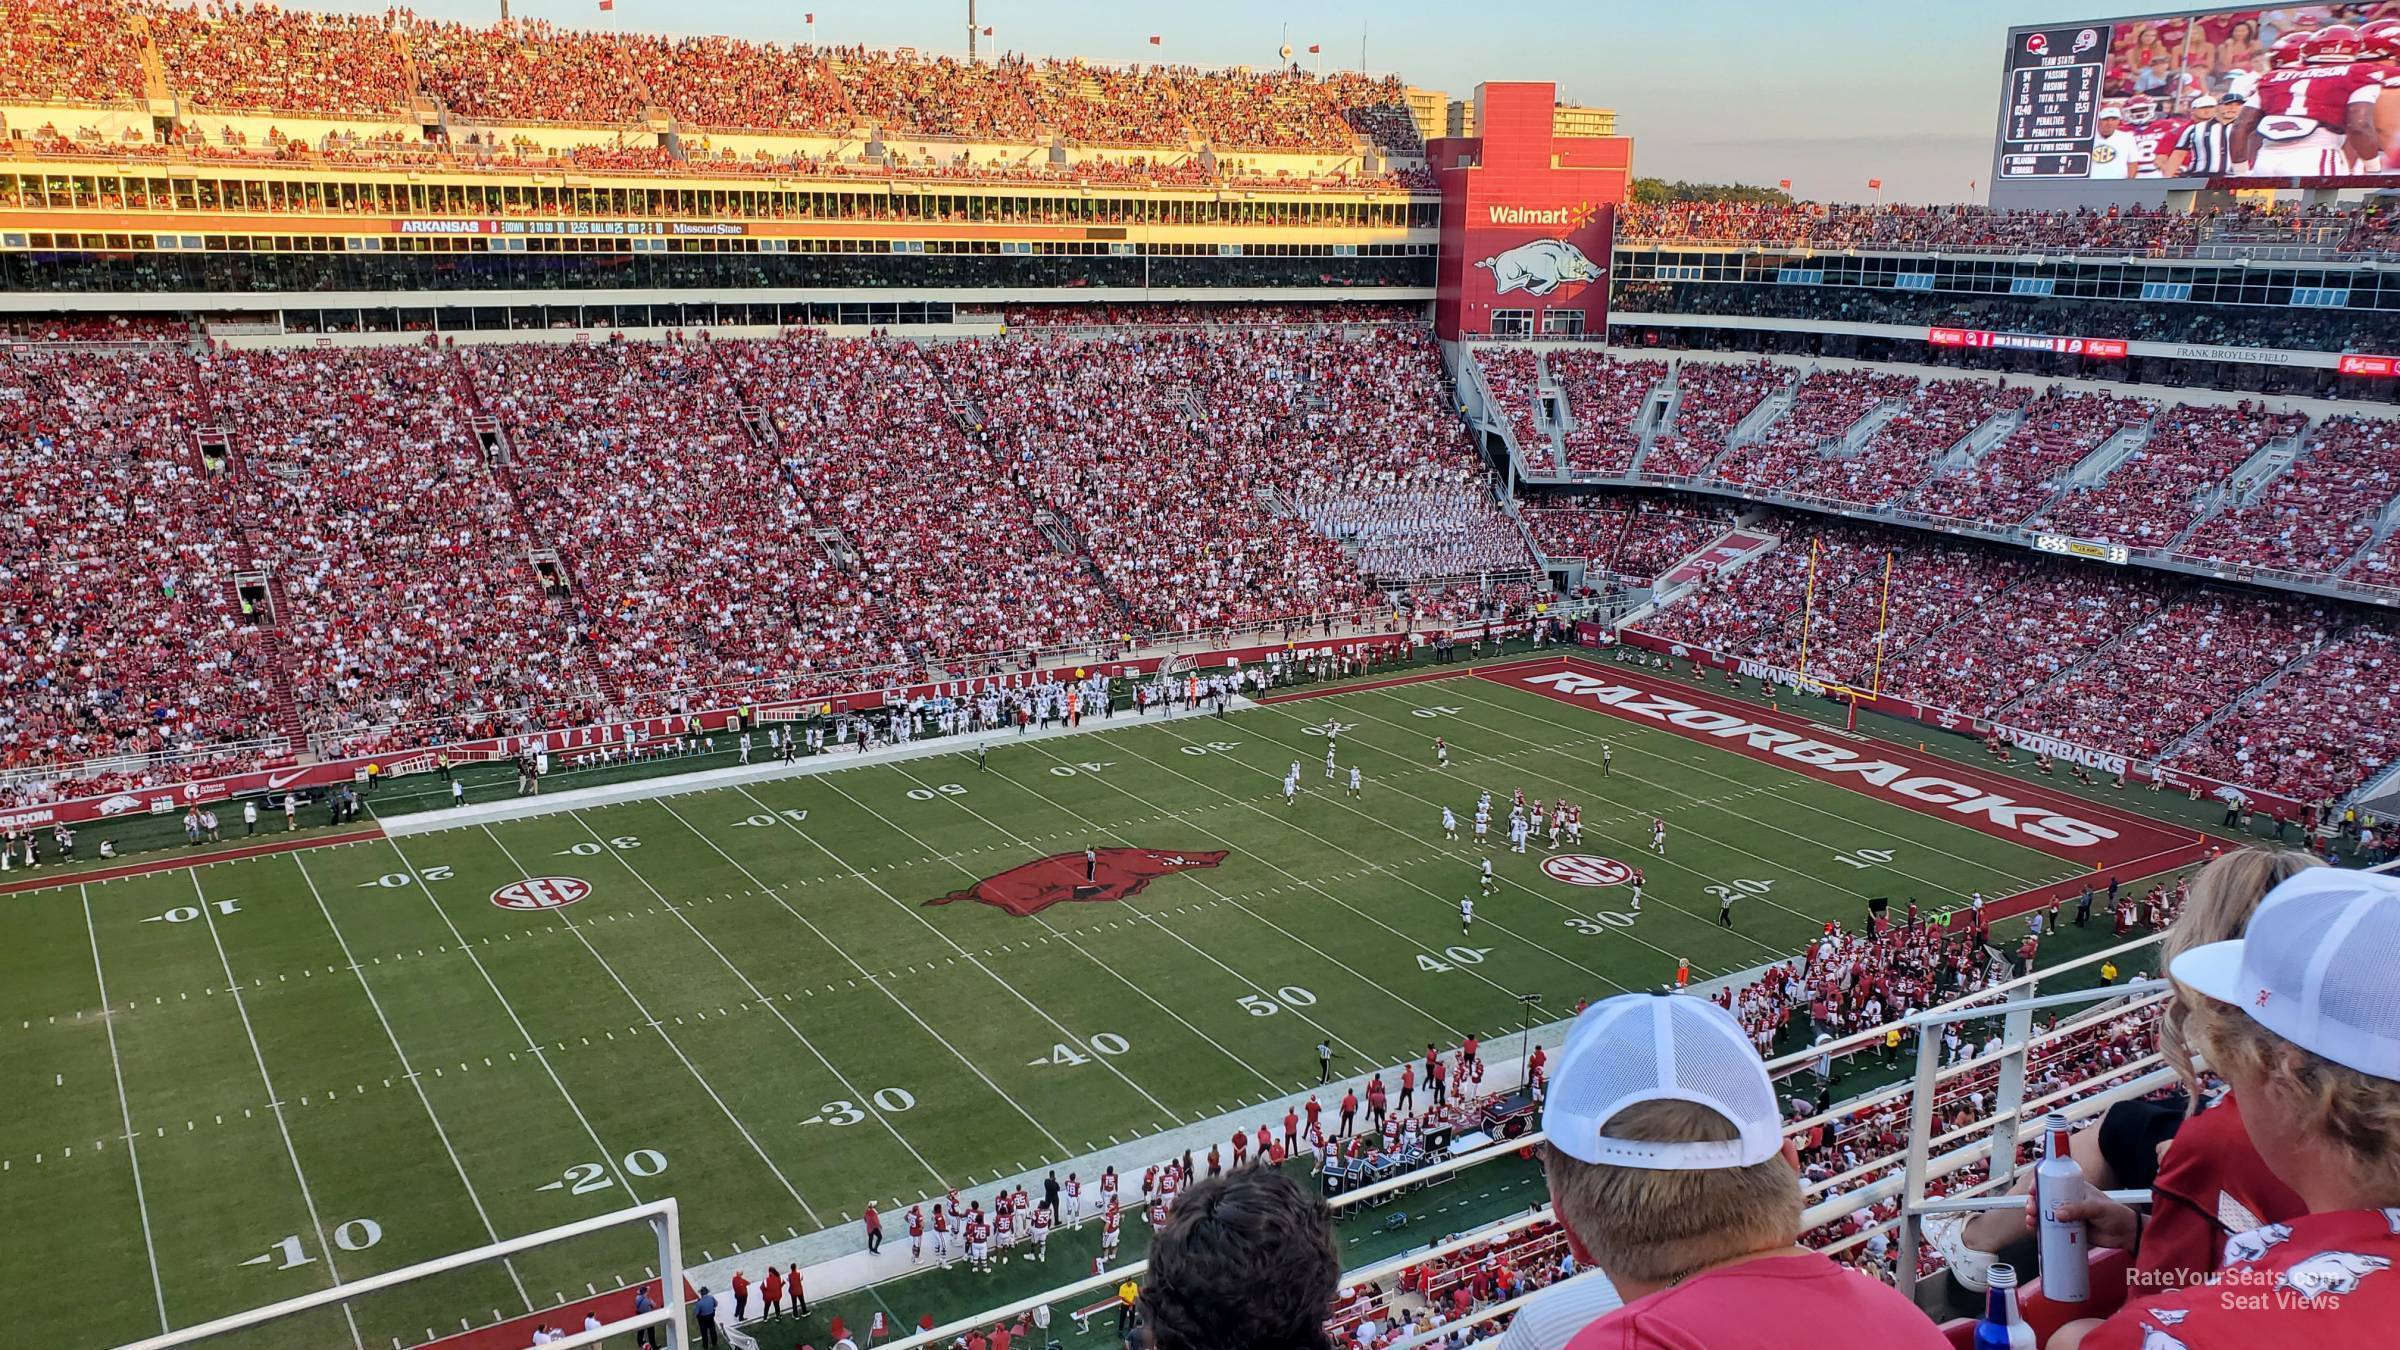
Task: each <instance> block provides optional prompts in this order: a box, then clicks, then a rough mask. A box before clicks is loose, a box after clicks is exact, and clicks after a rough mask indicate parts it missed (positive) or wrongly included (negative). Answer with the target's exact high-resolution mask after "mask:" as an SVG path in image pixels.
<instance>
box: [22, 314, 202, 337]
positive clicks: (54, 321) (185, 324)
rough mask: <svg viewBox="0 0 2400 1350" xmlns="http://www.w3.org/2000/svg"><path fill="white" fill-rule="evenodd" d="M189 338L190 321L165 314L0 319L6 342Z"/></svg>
mask: <svg viewBox="0 0 2400 1350" xmlns="http://www.w3.org/2000/svg"><path fill="white" fill-rule="evenodd" d="M191 339H192V325H191V322H190V321H189V320H187V319H179V318H176V317H175V316H173V315H168V314H49V315H41V316H37V317H32V318H21V319H0V341H5V342H43V343H121V342H189V341H191Z"/></svg>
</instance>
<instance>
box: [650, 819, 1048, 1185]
mask: <svg viewBox="0 0 2400 1350" xmlns="http://www.w3.org/2000/svg"><path fill="white" fill-rule="evenodd" d="M742 795H743V796H745V797H750V793H749V791H748V790H747V789H743V790H742ZM750 801H751V803H752V804H753V805H755V806H757V807H759V808H760V809H761V810H765V809H766V805H767V804H766V803H765V802H762V801H760V800H759V799H758V798H756V797H750ZM668 814H670V815H672V816H674V817H675V819H677V820H679V821H683V827H684V828H685V829H687V830H690V831H691V832H692V833H693V834H694V835H697V836H698V837H699V839H700V841H701V842H702V843H704V844H707V845H708V846H709V847H710V848H711V849H713V850H715V852H716V854H717V856H718V857H720V858H723V859H724V860H725V861H727V862H729V863H732V864H733V866H734V868H735V870H737V871H740V872H741V873H743V874H744V875H749V874H750V869H749V868H748V867H746V866H743V864H742V862H741V860H740V859H738V858H736V857H734V856H733V855H732V854H731V853H728V852H726V851H725V849H724V847H723V846H721V845H720V844H718V843H717V841H716V840H714V839H712V838H710V837H709V836H707V835H705V834H701V832H700V827H699V826H697V825H694V824H692V822H690V821H689V820H684V817H683V814H682V813H681V812H679V811H675V810H674V809H673V808H669V809H668ZM768 814H770V815H775V818H776V819H777V820H779V821H782V822H783V827H784V828H785V829H787V830H790V831H791V832H792V833H794V834H797V835H799V836H800V837H801V838H803V839H808V841H809V843H811V844H814V845H815V846H816V848H817V850H818V851H819V852H821V853H823V854H824V855H825V856H826V857H828V858H833V861H834V862H836V863H839V864H841V865H843V866H848V864H846V863H842V860H841V859H840V858H836V857H834V855H833V851H832V850H831V849H828V848H826V847H825V846H824V845H823V844H818V843H817V842H816V840H814V839H810V838H809V836H808V835H807V833H806V832H804V831H802V830H801V829H800V827H799V826H798V825H795V824H793V823H792V822H791V821H790V820H788V819H785V818H784V817H783V816H781V815H777V814H776V813H774V812H771V811H770V812H768ZM854 871H855V869H854ZM857 875H858V878H859V880H861V881H866V880H867V879H866V876H865V875H864V874H863V873H860V874H857ZM867 884H868V885H870V886H874V885H875V883H874V882H872V881H867ZM876 889H877V890H882V889H883V888H882V887H880V886H877V887H876ZM883 893H884V895H885V896H887V897H888V896H890V895H891V892H889V891H884V892H883ZM773 899H774V901H775V903H776V904H777V905H779V906H781V907H782V909H783V912H784V913H786V914H789V915H791V916H792V917H793V918H795V919H798V920H799V921H800V922H801V924H802V925H804V926H805V927H806V928H807V929H808V931H809V932H811V933H814V934H816V936H817V941H819V942H822V943H824V944H825V947H826V949H827V950H828V951H831V952H833V953H835V954H836V955H838V956H840V957H841V958H842V959H843V960H844V961H847V962H849V963H850V968H851V969H852V970H855V971H857V972H858V973H859V974H861V975H866V974H867V969H866V967H865V966H862V965H860V964H859V963H858V958H856V957H854V956H852V955H851V954H850V952H849V949H848V948H846V947H843V946H842V945H841V944H840V943H837V942H835V941H834V940H833V939H832V938H831V937H828V936H827V935H826V933H825V930H824V929H822V928H819V927H817V925H816V921H815V920H813V919H811V918H809V917H808V916H807V915H805V914H802V913H801V912H800V911H799V910H796V909H794V908H792V904H791V902H790V901H788V900H786V899H784V898H783V897H782V896H780V895H777V896H774V897H773ZM985 973H986V974H989V973H990V972H989V971H986V972H985ZM867 983H868V984H869V985H870V986H872V987H873V988H874V990H875V992H877V993H879V994H881V995H883V996H884V997H885V998H887V999H890V1000H891V1001H892V1006H893V1007H895V1008H898V1009H899V1010H900V1011H901V1012H903V1013H905V1014H907V1016H908V1020H909V1021H911V1022H914V1023H916V1024H917V1026H918V1027H919V1028H920V1029H922V1030H923V1031H924V1033H925V1034H926V1035H928V1036H931V1037H932V1038H933V1039H934V1041H935V1042H936V1043H938V1044H939V1045H940V1046H941V1047H942V1048H943V1049H944V1050H947V1051H949V1052H950V1054H951V1056H952V1057H953V1058H955V1059H957V1060H958V1062H959V1063H961V1064H963V1065H965V1066H966V1068H967V1072H969V1073H972V1074H974V1075H975V1077H976V1078H978V1079H980V1080H982V1083H983V1085H984V1086H985V1087H987V1088H990V1089H991V1090H992V1095H993V1096H995V1097H998V1098H999V1099H1000V1100H1002V1101H1004V1102H1006V1103H1008V1105H1009V1107H1010V1108H1011V1109H1013V1110H1014V1111H1015V1112H1016V1113H1017V1114H1018V1115H1020V1116H1023V1117H1025V1122H1026V1123H1027V1124H1029V1125H1031V1126H1033V1128H1035V1129H1037V1130H1040V1131H1041V1132H1042V1137H1043V1138H1045V1139H1048V1140H1049V1141H1050V1142H1051V1143H1054V1144H1057V1145H1058V1146H1059V1147H1060V1148H1062V1149H1063V1148H1065V1147H1066V1143H1065V1141H1064V1140H1061V1139H1060V1138H1059V1137H1058V1136H1057V1135H1055V1134H1052V1133H1051V1132H1050V1127H1049V1126H1047V1125H1044V1124H1043V1123H1042V1122H1041V1121H1039V1120H1036V1119H1034V1115H1033V1113H1032V1112H1031V1111H1028V1110H1026V1109H1025V1107H1024V1104H1023V1103H1021V1102H1019V1101H1018V1100H1017V1099H1016V1098H1015V1097H1014V1096H1011V1095H1010V1094H1009V1093H1006V1092H1003V1091H1001V1089H1000V1085H999V1084H998V1083H995V1082H993V1081H992V1080H991V1077H990V1075H988V1074H986V1073H985V1072H984V1071H983V1068H982V1066H981V1065H979V1064H977V1063H976V1062H975V1061H974V1060H972V1059H969V1058H968V1057H967V1055H966V1052H964V1051H962V1050H960V1049H959V1048H958V1047H957V1046H955V1045H952V1044H951V1043H950V1038H949V1037H947V1036H944V1035H943V1034H942V1033H940V1032H938V1031H935V1030H934V1029H933V1028H932V1027H931V1026H930V1025H928V1024H927V1023H926V1021H925V1019H924V1018H922V1017H919V1016H918V1015H917V1010H916V1009H914V1008H912V1007H910V1006H908V1002H907V1001H906V1000H905V999H902V998H901V997H900V996H899V995H898V994H895V993H893V992H892V991H891V989H890V988H888V987H886V986H885V985H884V984H883V982H882V981H880V980H877V979H876V978H875V977H873V976H871V975H868V976H867ZM850 985H851V987H852V988H856V987H857V986H858V981H856V980H852V981H851V982H850ZM825 992H826V993H829V994H830V993H832V992H833V986H832V985H830V984H829V985H826V986H825ZM828 1067H830V1066H828ZM850 1100H851V1101H853V1102H856V1101H857V1100H859V1099H858V1098H856V1097H853V1098H851V1099H850ZM876 1115H877V1117H878V1118H880V1117H881V1115H882V1112H881V1111H878V1112H876ZM884 1128H886V1129H891V1130H892V1133H893V1134H894V1135H895V1136H897V1135H898V1134H899V1133H900V1132H899V1131H898V1130H897V1129H892V1125H891V1122H889V1121H885V1122H884ZM900 1142H901V1144H902V1145H903V1146H904V1147H907V1148H908V1151H909V1152H911V1153H916V1148H915V1147H914V1146H913V1145H910V1144H909V1143H908V1141H907V1140H906V1139H902V1140H901V1141H900ZM917 1161H919V1162H924V1161H925V1159H924V1155H922V1154H919V1155H918V1157H917ZM926 1170H927V1171H934V1169H933V1167H932V1164H930V1163H928V1164H926ZM934 1177H935V1179H936V1180H940V1179H941V1173H939V1172H938V1171H936V1172H934ZM944 1184H945V1185H947V1184H948V1183H947V1182H944Z"/></svg>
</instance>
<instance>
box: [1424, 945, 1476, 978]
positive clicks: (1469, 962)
mask: <svg viewBox="0 0 2400 1350" xmlns="http://www.w3.org/2000/svg"><path fill="white" fill-rule="evenodd" d="M1491 954H1492V949H1491V948H1489V947H1444V948H1443V949H1442V955H1444V956H1447V957H1449V958H1450V961H1451V962H1452V963H1455V965H1460V966H1480V965H1482V964H1483V958H1485V957H1487V956H1489V955H1491ZM1452 968H1453V966H1452V965H1448V964H1444V963H1443V962H1441V961H1438V960H1435V959H1434V958H1433V957H1430V956H1427V955H1426V954H1425V953H1423V952H1419V953H1417V969H1419V970H1423V971H1429V972H1431V973H1433V974H1436V975H1439V974H1441V973H1442V972H1443V971H1446V970H1450V969H1452Z"/></svg>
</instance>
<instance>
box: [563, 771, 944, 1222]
mask: <svg viewBox="0 0 2400 1350" xmlns="http://www.w3.org/2000/svg"><path fill="white" fill-rule="evenodd" d="M628 804H629V805H630V804H631V803H628ZM653 804H654V805H656V806H658V807H659V808H660V809H661V810H663V811H665V812H666V813H667V814H668V815H670V816H673V817H675V819H676V820H677V821H679V822H681V823H682V825H683V827H684V828H685V829H687V830H690V831H691V832H692V833H693V834H695V835H700V831H699V830H698V829H697V828H695V827H694V826H693V825H692V823H691V822H690V821H688V820H685V819H684V817H683V813H682V812H680V811H678V810H676V809H675V808H674V807H672V806H669V805H667V804H666V803H665V802H664V801H656V802H654V803H653ZM567 814H568V815H569V816H571V817H573V818H574V820H575V823H576V824H578V825H581V826H583V828H584V829H585V830H586V831H588V832H590V834H591V836H592V838H594V839H599V838H600V833H599V831H597V830H593V829H592V824H591V822H590V821H588V820H585V819H584V818H583V817H582V815H581V814H579V813H577V812H573V811H570V812H568V813H567ZM700 840H701V842H702V843H705V844H707V845H708V846H709V847H710V848H716V843H715V841H714V840H711V839H709V838H708V837H707V836H705V835H700ZM718 853H719V856H722V857H725V859H726V861H728V862H733V859H732V858H731V857H730V856H729V855H726V854H725V853H724V851H723V850H722V849H719V850H718ZM617 858H618V861H620V862H622V863H624V865H625V870H626V871H628V872H631V873H632V874H633V876H634V878H635V879H636V880H638V881H640V882H641V883H642V885H643V886H645V887H649V889H650V893H651V894H653V895H657V894H658V888H657V887H655V886H651V885H650V881H649V879H648V878H646V877H644V876H642V874H641V872H640V871H639V870H637V869H636V868H635V867H634V865H633V862H632V860H630V859H628V858H626V857H625V856H624V853H623V852H622V851H621V850H619V851H618V852H617ZM733 865H734V866H735V868H737V869H739V870H740V871H741V873H742V875H743V876H746V877H750V880H751V882H752V883H753V884H757V883H758V878H757V877H755V876H751V874H750V869H748V868H746V867H743V866H742V865H741V864H740V863H738V862H734V864H733ZM659 898H660V899H661V901H664V900H665V897H664V896H660V897H659ZM667 909H668V912H670V913H672V914H673V915H675V917H676V918H678V919H680V920H682V922H683V926H684V927H686V928H689V929H691V931H692V936H694V937H696V938H699V939H700V941H701V943H702V944H704V945H705V946H706V947H707V948H708V949H709V950H710V951H712V952H715V953H716V955H717V959H718V960H719V961H723V962H724V963H725V968H726V969H727V970H730V971H733V976H734V978H735V979H737V980H740V981H741V982H742V984H743V986H744V987H746V988H747V989H749V991H750V994H751V996H752V997H753V998H755V999H757V1000H758V1001H759V1002H760V1003H761V1004H762V1005H764V1006H765V1008H766V1010H767V1011H768V1012H770V1013H773V1014H774V1015H775V1020H776V1021H778V1022H781V1023H783V1029H784V1030H786V1031H788V1032H790V1033H792V1039H793V1040H796V1041H798V1042H800V1044H801V1045H803V1046H805V1047H807V1049H808V1053H809V1054H811V1055H814V1056H815V1057H816V1061H817V1062H818V1063H819V1064H822V1065H824V1066H825V1072H827V1073H829V1074H832V1075H833V1081H835V1082H837V1083H839V1084H841V1085H842V1090H843V1091H844V1092H847V1093H849V1094H850V1100H851V1101H853V1102H868V1103H869V1104H870V1105H872V1104H873V1103H872V1101H871V1097H872V1094H870V1093H866V1092H861V1091H860V1090H859V1088H858V1086H857V1085H856V1084H854V1083H852V1082H851V1081H850V1079H849V1077H848V1076H847V1075H845V1074H844V1073H843V1072H842V1071H841V1070H840V1069H837V1068H835V1067H833V1061H831V1060H829V1059H827V1058H825V1055H824V1052H823V1051H820V1050H819V1049H817V1045H816V1042H814V1041H812V1040H810V1039H809V1038H808V1037H806V1036H804V1035H802V1034H801V1032H800V1028H798V1027H796V1026H793V1025H792V1022H791V1019H790V1018H788V1017H785V1016H784V1015H783V1010H782V1009H781V1008H778V1007H776V1006H775V1001H774V996H773V995H771V994H769V993H767V992H766V991H764V990H762V989H760V988H759V987H758V985H757V984H756V983H755V982H753V981H752V980H751V978H750V977H749V976H747V975H744V974H743V973H742V972H741V971H740V970H739V969H736V968H735V966H734V964H733V962H732V961H731V960H730V959H728V958H727V957H726V955H725V953H724V952H723V951H721V950H719V949H718V947H717V944H716V943H714V942H711V941H710V940H709V938H708V935H707V934H705V933H703V932H701V931H700V929H699V928H698V926H696V925H695V924H693V923H692V921H691V919H690V918H689V917H688V916H686V915H685V914H684V912H683V911H682V910H680V909H677V908H675V906H673V905H672V904H669V905H668V906H667ZM827 945H828V946H830V945H831V944H830V943H829V944H827ZM786 998H787V1000H788V998H789V996H788V995H787V996H786ZM896 1001H897V1000H895V1002H896ZM718 1011H720V1012H722V1011H723V1009H719V1010H718ZM875 1118H876V1119H877V1120H881V1121H883V1128H884V1129H886V1130H889V1131H890V1132H891V1136H892V1138H893V1139H895V1140H897V1141H898V1142H899V1144H900V1147H902V1148H904V1149H907V1150H908V1153H909V1156H910V1157H912V1158H915V1159H916V1160H917V1162H918V1163H919V1164H920V1165H921V1166H923V1167H924V1169H925V1170H926V1172H927V1173H928V1174H930V1175H931V1176H932V1177H933V1178H934V1179H935V1180H937V1181H938V1180H940V1179H941V1175H942V1174H941V1173H940V1172H939V1171H937V1170H936V1169H935V1168H934V1165H933V1164H932V1162H930V1161H929V1160H927V1158H926V1157H925V1155H924V1154H922V1153H919V1152H917V1148H916V1145H914V1144H911V1143H910V1142H908V1138H907V1136H905V1135H903V1134H901V1133H900V1131H899V1130H897V1129H895V1128H893V1125H892V1123H891V1121H890V1120H888V1119H885V1117H884V1114H883V1112H882V1111H880V1110H878V1111H877V1112H875ZM802 1208H803V1209H806V1208H807V1206H805V1205H803V1206H802ZM808 1219H809V1222H811V1223H814V1224H817V1225H818V1226H819V1227H823V1226H824V1221H823V1220H821V1219H819V1218H818V1217H817V1215H816V1212H815V1211H814V1210H810V1211H809V1215H808Z"/></svg>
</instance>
